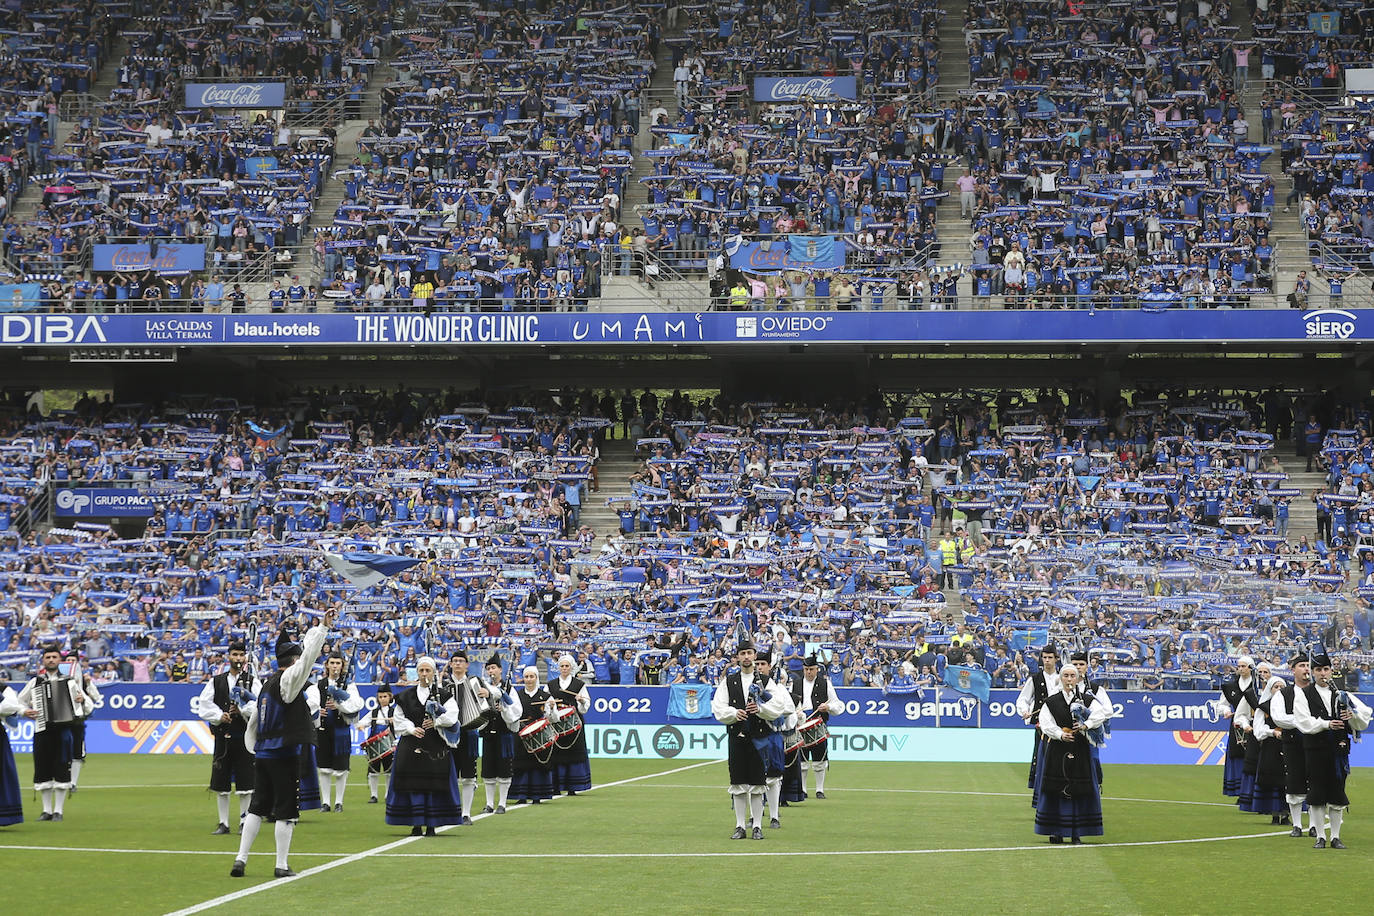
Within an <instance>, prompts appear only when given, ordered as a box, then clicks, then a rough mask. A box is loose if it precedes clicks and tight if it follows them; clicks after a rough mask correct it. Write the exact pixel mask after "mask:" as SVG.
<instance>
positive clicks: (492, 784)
mask: <svg viewBox="0 0 1374 916" xmlns="http://www.w3.org/2000/svg"><path fill="white" fill-rule="evenodd" d="M482 794H483V795H484V796H486V799H487V807H488V808H491V809H492V810H493V811H495V810H496V801H495V799H496V780H494V779H484V780H482Z"/></svg>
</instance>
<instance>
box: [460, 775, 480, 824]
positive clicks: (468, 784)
mask: <svg viewBox="0 0 1374 916" xmlns="http://www.w3.org/2000/svg"><path fill="white" fill-rule="evenodd" d="M458 790H459V794H461V795H462V797H463V799H462V800H463V817H472V797H473V796H474V795H476V794H477V780H476V779H463V780H460V781H459V783H458Z"/></svg>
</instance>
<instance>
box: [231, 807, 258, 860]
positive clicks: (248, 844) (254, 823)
mask: <svg viewBox="0 0 1374 916" xmlns="http://www.w3.org/2000/svg"><path fill="white" fill-rule="evenodd" d="M260 829H262V818H260V817H258V816H257V815H256V814H250V815H248V816H247V817H245V818H244V819H243V836H241V837H239V854H238V857H237V858H238V861H240V862H247V861H248V851H249V850H250V849H252V848H253V841H254V840H256V839H257V838H258V831H259V830H260Z"/></svg>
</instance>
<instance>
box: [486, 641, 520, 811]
mask: <svg viewBox="0 0 1374 916" xmlns="http://www.w3.org/2000/svg"><path fill="white" fill-rule="evenodd" d="M482 686H483V691H484V692H485V693H486V694H487V696H483V697H482V699H483V700H489V699H491V695H492V694H495V699H496V701H497V702H498V703H499V704H500V705H499V707H498V709H499V714H498V715H495V716H489V717H488V718H487V720H486V722H485V723H484V724H483V725H482V728H481V736H482V785H483V786H484V791H485V792H486V796H487V804H486V807H484V808H483V809H482V813H484V814H492V813H496V814H505V813H506V801H507V799H508V798H509V796H510V785H511V777H512V775H513V773H514V769H513V767H514V760H515V744H516V740H515V731H516V730H518V729H519V727H520V712H521V709H522V707H521V705H520V703H519V701H518V700H516V698H515V695H514V693H513V692H512V690H511V685H510V683H509V682H508V681H505V680H502V678H501V659H500V657H499V656H496V655H493V656H492V657H491V658H489V659H487V664H486V679H485V681H484V682H483V685H482Z"/></svg>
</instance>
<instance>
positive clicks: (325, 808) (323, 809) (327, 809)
mask: <svg viewBox="0 0 1374 916" xmlns="http://www.w3.org/2000/svg"><path fill="white" fill-rule="evenodd" d="M331 810H333V809H332V808H330V807H329V806H328V805H320V811H321V812H323V813H324V814H328V813H329V812H330V811H331Z"/></svg>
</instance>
